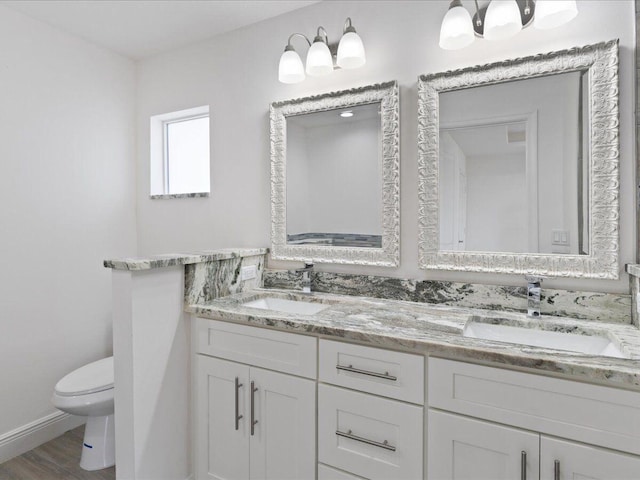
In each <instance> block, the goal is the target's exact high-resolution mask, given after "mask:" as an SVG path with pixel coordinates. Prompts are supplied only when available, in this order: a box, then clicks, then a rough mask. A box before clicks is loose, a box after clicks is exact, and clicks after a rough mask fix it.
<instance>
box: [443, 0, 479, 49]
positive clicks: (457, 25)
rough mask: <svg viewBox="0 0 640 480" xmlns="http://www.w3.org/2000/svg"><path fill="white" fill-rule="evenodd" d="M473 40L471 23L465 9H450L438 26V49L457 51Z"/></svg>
mask: <svg viewBox="0 0 640 480" xmlns="http://www.w3.org/2000/svg"><path fill="white" fill-rule="evenodd" d="M474 40H475V34H474V33H473V23H472V22H471V15H469V12H468V11H467V9H466V8H464V7H462V6H460V7H453V8H450V9H449V10H448V11H447V14H446V15H445V16H444V18H443V19H442V25H441V26H440V48H442V49H444V50H458V49H459V48H464V47H466V46H468V45H471V43H473V41H474Z"/></svg>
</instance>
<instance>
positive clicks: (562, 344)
mask: <svg viewBox="0 0 640 480" xmlns="http://www.w3.org/2000/svg"><path fill="white" fill-rule="evenodd" d="M463 336H465V337H469V338H481V339H483V340H493V341H496V342H506V343H517V344H520V345H529V346H533V347H543V348H553V349H556V350H568V351H570V352H577V353H585V354H588V355H601V356H605V357H615V358H627V356H626V355H625V354H624V353H622V352H621V351H620V349H619V348H618V347H617V345H616V344H614V343H613V342H612V341H611V340H609V339H608V338H605V337H602V336H600V335H580V334H575V333H564V332H551V331H547V330H539V329H536V328H522V327H513V326H511V325H495V324H488V323H481V322H473V321H472V322H469V323H468V324H467V326H466V327H465V329H464V332H463Z"/></svg>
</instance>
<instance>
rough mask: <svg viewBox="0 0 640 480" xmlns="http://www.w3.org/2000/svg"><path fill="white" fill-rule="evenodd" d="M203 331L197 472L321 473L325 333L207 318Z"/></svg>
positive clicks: (197, 375)
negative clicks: (320, 364)
mask: <svg viewBox="0 0 640 480" xmlns="http://www.w3.org/2000/svg"><path fill="white" fill-rule="evenodd" d="M195 337H196V345H197V346H196V349H197V350H196V353H197V354H196V356H195V366H194V381H195V389H194V390H195V399H194V400H195V409H196V415H195V419H194V428H195V443H196V444H195V464H196V465H195V470H196V480H203V479H225V480H236V479H273V480H284V479H296V480H297V479H313V478H315V476H316V448H315V444H316V443H315V442H316V381H315V372H316V354H317V353H316V352H317V348H316V345H317V339H315V338H313V337H306V336H302V335H294V334H289V333H284V332H275V331H272V330H265V329H260V328H255V327H247V326H243V325H236V324H230V323H224V322H218V321H215V320H205V319H200V318H198V319H196V334H195ZM203 352H206V353H208V354H211V353H213V354H215V355H217V356H218V357H219V358H215V357H212V356H209V355H204V354H203ZM220 357H222V358H220ZM229 359H231V360H229ZM239 360H242V361H245V362H250V363H249V364H247V363H240V361H239ZM261 367H267V368H270V369H275V368H278V367H279V369H281V370H285V371H287V372H292V373H296V374H298V375H306V376H311V377H312V378H301V377H300V376H294V375H291V374H289V373H280V372H276V371H272V370H267V369H266V368H261Z"/></svg>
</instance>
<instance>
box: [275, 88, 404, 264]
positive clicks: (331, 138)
mask: <svg viewBox="0 0 640 480" xmlns="http://www.w3.org/2000/svg"><path fill="white" fill-rule="evenodd" d="M270 117H271V256H272V258H274V259H278V260H299V261H308V260H311V261H313V262H319V263H345V264H358V265H377V266H388V267H392V266H397V265H398V263H399V257H400V244H399V237H400V176H399V173H400V172H399V170H400V167H399V160H400V159H399V131H400V126H399V103H398V85H397V83H396V82H388V83H383V84H377V85H371V86H367V87H362V88H356V89H352V90H345V91H340V92H334V93H328V94H325V95H318V96H314V97H306V98H300V99H295V100H288V101H284V102H276V103H273V104H272V105H271V109H270Z"/></svg>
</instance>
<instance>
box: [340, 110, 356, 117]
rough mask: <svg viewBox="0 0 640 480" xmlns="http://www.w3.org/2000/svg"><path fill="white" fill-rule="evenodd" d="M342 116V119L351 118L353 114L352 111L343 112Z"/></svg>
mask: <svg viewBox="0 0 640 480" xmlns="http://www.w3.org/2000/svg"><path fill="white" fill-rule="evenodd" d="M340 116H341V117H342V118H349V117H353V112H352V111H351V110H347V111H346V112H342V113H341V114H340Z"/></svg>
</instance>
